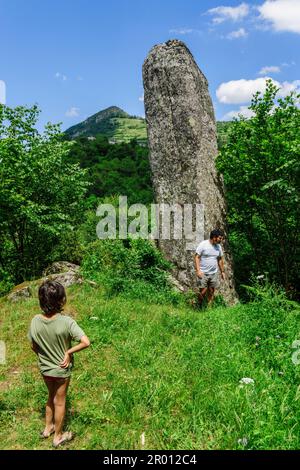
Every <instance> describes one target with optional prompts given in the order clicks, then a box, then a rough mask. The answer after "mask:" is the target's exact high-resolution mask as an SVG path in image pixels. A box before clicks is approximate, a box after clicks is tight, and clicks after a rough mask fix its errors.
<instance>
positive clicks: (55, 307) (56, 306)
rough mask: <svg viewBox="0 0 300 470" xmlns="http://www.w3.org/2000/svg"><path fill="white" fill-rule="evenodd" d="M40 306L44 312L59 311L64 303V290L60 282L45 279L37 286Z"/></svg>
mask: <svg viewBox="0 0 300 470" xmlns="http://www.w3.org/2000/svg"><path fill="white" fill-rule="evenodd" d="M39 301H40V307H41V309H42V310H43V311H44V312H45V314H46V315H47V314H49V313H59V312H61V311H62V309H63V306H64V305H65V303H66V291H65V288H64V286H63V285H62V284H60V282H57V281H49V280H46V281H45V282H43V284H42V285H41V286H40V288H39Z"/></svg>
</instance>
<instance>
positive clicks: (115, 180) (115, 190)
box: [68, 134, 153, 204]
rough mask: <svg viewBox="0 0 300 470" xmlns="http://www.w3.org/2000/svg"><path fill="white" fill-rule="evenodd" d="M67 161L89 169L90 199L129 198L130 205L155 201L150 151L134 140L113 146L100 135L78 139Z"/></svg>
mask: <svg viewBox="0 0 300 470" xmlns="http://www.w3.org/2000/svg"><path fill="white" fill-rule="evenodd" d="M68 161H70V162H74V163H75V162H76V163H80V166H81V167H82V168H88V174H89V179H90V182H91V186H90V188H89V194H90V195H92V194H93V195H95V196H97V197H105V196H113V195H117V194H119V195H126V196H127V197H128V202H129V204H133V203H136V202H139V203H141V204H148V203H151V202H152V201H153V191H152V184H151V178H150V166H149V160H148V149H147V148H146V147H142V146H140V145H138V143H137V141H135V140H132V141H131V142H130V143H120V144H110V143H109V142H108V139H107V137H105V136H103V135H101V134H99V135H97V136H96V137H95V139H93V140H91V139H89V138H88V137H79V138H77V139H76V140H75V141H73V145H72V147H71V151H70V154H69V160H68Z"/></svg>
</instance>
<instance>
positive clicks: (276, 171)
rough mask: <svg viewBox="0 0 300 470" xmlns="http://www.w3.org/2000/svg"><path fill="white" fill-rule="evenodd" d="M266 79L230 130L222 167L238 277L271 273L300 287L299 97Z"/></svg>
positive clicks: (288, 284) (221, 157)
mask: <svg viewBox="0 0 300 470" xmlns="http://www.w3.org/2000/svg"><path fill="white" fill-rule="evenodd" d="M277 93H278V89H277V88H276V87H275V86H274V84H273V82H272V81H271V80H269V81H268V82H267V89H266V92H265V94H264V95H263V96H262V95H261V94H260V93H256V94H255V95H254V97H253V99H252V103H251V106H250V107H249V109H251V110H252V111H253V114H254V115H253V117H252V118H251V119H245V118H243V117H242V116H240V118H239V119H237V120H235V121H234V122H233V123H232V126H231V127H230V129H229V133H228V141H227V144H225V145H224V147H223V148H222V149H221V152H220V154H219V157H218V159H217V166H218V169H219V170H220V172H222V173H223V175H224V182H225V186H226V192H227V202H228V222H229V226H230V233H231V236H230V238H231V244H232V248H233V252H234V257H235V261H236V274H237V278H238V279H237V280H238V282H239V283H240V284H241V283H247V282H248V280H249V277H250V276H251V274H255V275H258V274H262V273H264V272H267V273H268V276H269V277H270V278H271V279H273V280H276V281H277V282H279V283H281V284H283V285H284V286H285V288H286V289H287V290H290V291H291V290H292V291H295V289H297V290H298V291H299V270H298V263H299V244H298V239H299V228H300V227H299V209H298V207H299V181H300V163H299V161H300V160H299V157H300V109H299V107H298V106H297V105H298V103H299V98H300V95H297V94H295V93H291V94H290V95H289V96H287V97H286V98H283V99H276V96H277Z"/></svg>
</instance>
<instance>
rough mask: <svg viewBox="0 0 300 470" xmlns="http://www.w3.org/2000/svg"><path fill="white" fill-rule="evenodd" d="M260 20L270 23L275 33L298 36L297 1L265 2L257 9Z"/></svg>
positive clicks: (269, 0) (299, 30)
mask: <svg viewBox="0 0 300 470" xmlns="http://www.w3.org/2000/svg"><path fill="white" fill-rule="evenodd" d="M258 11H259V12H260V19H262V20H265V21H267V22H268V23H271V27H272V28H273V29H274V30H275V31H288V32H292V33H298V34H300V1H299V0H266V1H265V2H264V3H263V4H262V5H261V6H259V7H258Z"/></svg>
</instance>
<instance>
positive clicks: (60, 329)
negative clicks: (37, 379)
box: [28, 313, 85, 377]
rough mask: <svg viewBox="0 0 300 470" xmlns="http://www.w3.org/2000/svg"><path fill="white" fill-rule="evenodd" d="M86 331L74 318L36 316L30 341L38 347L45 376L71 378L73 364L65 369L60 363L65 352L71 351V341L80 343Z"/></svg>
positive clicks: (30, 329)
mask: <svg viewBox="0 0 300 470" xmlns="http://www.w3.org/2000/svg"><path fill="white" fill-rule="evenodd" d="M82 336H85V333H84V331H83V330H82V329H81V328H80V327H79V326H78V325H77V323H76V321H75V320H73V318H71V317H68V316H67V315H61V314H60V313H57V314H56V315H55V316H54V317H52V318H49V319H47V318H45V317H43V316H42V315H36V316H35V317H34V318H33V319H32V320H31V325H30V328H29V332H28V339H29V340H30V341H31V342H32V341H34V342H35V343H36V344H37V345H38V358H39V368H40V371H41V373H42V374H43V375H49V376H51V377H69V376H70V375H71V369H72V366H73V363H72V362H71V363H70V365H69V367H68V368H66V369H63V368H62V367H60V365H59V364H60V363H61V362H62V361H63V359H64V356H65V352H66V351H67V350H68V349H70V347H71V341H72V340H74V341H80V340H81V338H82Z"/></svg>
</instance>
